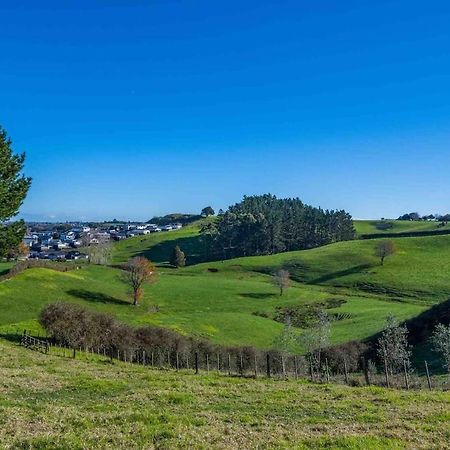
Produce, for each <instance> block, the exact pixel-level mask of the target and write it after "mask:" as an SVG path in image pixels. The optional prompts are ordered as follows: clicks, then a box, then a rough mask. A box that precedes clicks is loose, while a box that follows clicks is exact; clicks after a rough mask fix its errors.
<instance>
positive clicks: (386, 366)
mask: <svg viewBox="0 0 450 450" xmlns="http://www.w3.org/2000/svg"><path fill="white" fill-rule="evenodd" d="M384 376H385V379H386V387H388V388H389V387H391V385H390V383H389V371H388V365H387V359H386V355H384Z"/></svg>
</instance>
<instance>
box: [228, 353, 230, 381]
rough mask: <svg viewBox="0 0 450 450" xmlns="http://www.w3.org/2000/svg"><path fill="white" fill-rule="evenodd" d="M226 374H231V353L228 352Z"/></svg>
mask: <svg viewBox="0 0 450 450" xmlns="http://www.w3.org/2000/svg"><path fill="white" fill-rule="evenodd" d="M228 375H229V376H231V355H230V354H229V353H228Z"/></svg>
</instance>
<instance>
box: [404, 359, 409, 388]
mask: <svg viewBox="0 0 450 450" xmlns="http://www.w3.org/2000/svg"><path fill="white" fill-rule="evenodd" d="M403 371H404V373H405V387H406V390H407V391H409V378H408V370H407V368H406V361H405V360H403Z"/></svg>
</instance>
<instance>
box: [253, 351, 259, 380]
mask: <svg viewBox="0 0 450 450" xmlns="http://www.w3.org/2000/svg"><path fill="white" fill-rule="evenodd" d="M254 359H255V378H258V358H257V357H256V353H255V358H254Z"/></svg>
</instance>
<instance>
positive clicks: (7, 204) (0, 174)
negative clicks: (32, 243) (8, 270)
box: [0, 127, 31, 257]
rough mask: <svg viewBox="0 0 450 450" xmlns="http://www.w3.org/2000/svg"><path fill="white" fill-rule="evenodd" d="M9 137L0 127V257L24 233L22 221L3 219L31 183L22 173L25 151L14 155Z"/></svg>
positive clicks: (13, 211) (9, 215)
mask: <svg viewBox="0 0 450 450" xmlns="http://www.w3.org/2000/svg"><path fill="white" fill-rule="evenodd" d="M11 144H12V143H11V140H10V139H9V138H8V136H7V134H6V131H5V130H4V129H3V128H1V127H0V257H5V256H8V254H10V255H11V254H13V253H14V252H16V251H17V249H18V247H19V244H20V243H21V241H22V239H23V237H24V235H25V231H26V230H25V223H24V222H23V221H18V222H14V223H7V222H8V221H9V220H10V219H11V218H12V217H14V216H16V215H17V213H18V212H19V208H20V206H21V205H22V202H23V201H24V199H25V197H26V195H27V193H28V189H29V188H30V185H31V178H27V177H25V176H24V175H22V173H21V172H22V169H23V165H24V162H25V154H20V155H15V154H13V152H12V149H11Z"/></svg>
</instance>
